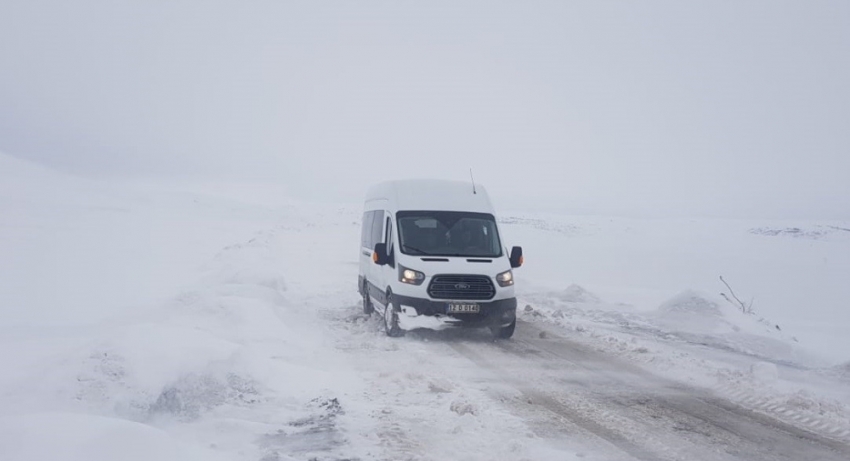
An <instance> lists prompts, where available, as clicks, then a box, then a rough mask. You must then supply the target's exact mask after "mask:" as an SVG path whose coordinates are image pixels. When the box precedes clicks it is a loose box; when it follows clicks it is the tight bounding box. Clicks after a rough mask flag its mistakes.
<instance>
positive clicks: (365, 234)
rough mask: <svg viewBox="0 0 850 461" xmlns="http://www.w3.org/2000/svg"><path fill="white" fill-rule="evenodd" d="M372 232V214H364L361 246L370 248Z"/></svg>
mask: <svg viewBox="0 0 850 461" xmlns="http://www.w3.org/2000/svg"><path fill="white" fill-rule="evenodd" d="M371 232H372V213H371V212H369V211H367V212H365V213H363V226H362V227H361V228H360V246H361V247H365V248H369V235H370V233H371Z"/></svg>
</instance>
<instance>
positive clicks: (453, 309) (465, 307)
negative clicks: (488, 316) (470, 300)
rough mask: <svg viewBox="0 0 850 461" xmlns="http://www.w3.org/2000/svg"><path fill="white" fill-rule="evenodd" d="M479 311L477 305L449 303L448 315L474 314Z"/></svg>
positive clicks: (479, 307) (479, 308)
mask: <svg viewBox="0 0 850 461" xmlns="http://www.w3.org/2000/svg"><path fill="white" fill-rule="evenodd" d="M480 310H481V306H479V305H478V304H462V303H449V314H475V313H477V312H478V311H480Z"/></svg>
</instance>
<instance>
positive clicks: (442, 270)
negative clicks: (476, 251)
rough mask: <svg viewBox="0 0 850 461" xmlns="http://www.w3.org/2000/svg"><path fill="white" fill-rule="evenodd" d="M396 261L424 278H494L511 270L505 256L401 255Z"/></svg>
mask: <svg viewBox="0 0 850 461" xmlns="http://www.w3.org/2000/svg"><path fill="white" fill-rule="evenodd" d="M397 261H398V263H399V264H401V265H402V266H404V267H406V268H408V269H413V270H417V271H419V272H422V273H424V274H425V276H426V277H431V276H434V275H437V274H470V275H487V276H490V277H495V276H496V275H498V274H501V273H502V272H505V271H507V270H510V269H511V264H510V261H508V258H507V257H506V256H500V257H498V258H481V257H454V256H452V257H445V256H411V255H403V256H402V257H400V258H397Z"/></svg>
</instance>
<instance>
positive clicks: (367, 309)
mask: <svg viewBox="0 0 850 461" xmlns="http://www.w3.org/2000/svg"><path fill="white" fill-rule="evenodd" d="M372 312H375V306H373V305H372V298H371V297H369V291H368V288H367V289H364V290H363V313H364V314H366V315H372Z"/></svg>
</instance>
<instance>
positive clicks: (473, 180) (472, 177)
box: [469, 168, 478, 194]
mask: <svg viewBox="0 0 850 461" xmlns="http://www.w3.org/2000/svg"><path fill="white" fill-rule="evenodd" d="M469 179H471V180H472V193H473V194H478V192H476V190H475V176H472V168H470V169H469Z"/></svg>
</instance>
